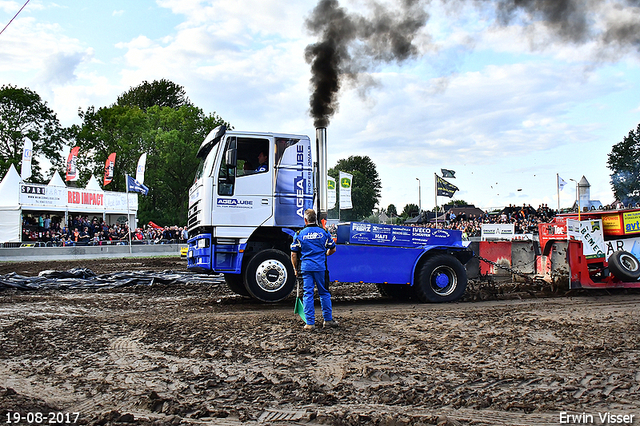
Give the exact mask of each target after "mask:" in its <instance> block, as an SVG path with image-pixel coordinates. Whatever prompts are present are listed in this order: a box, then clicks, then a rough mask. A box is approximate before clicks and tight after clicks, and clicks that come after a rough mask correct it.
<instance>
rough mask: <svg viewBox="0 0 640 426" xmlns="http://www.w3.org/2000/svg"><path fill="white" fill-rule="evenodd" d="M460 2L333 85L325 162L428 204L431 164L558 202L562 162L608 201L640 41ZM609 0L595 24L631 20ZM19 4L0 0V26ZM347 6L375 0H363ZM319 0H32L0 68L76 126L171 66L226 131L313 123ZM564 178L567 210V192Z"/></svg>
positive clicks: (483, 193)
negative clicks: (376, 176)
mask: <svg viewBox="0 0 640 426" xmlns="http://www.w3.org/2000/svg"><path fill="white" fill-rule="evenodd" d="M388 3H389V4H393V2H392V1H391V0H389V1H388ZM454 3H455V4H457V5H459V7H457V8H456V9H455V10H453V9H452V8H447V7H446V6H443V5H442V4H441V3H440V2H438V1H436V0H434V1H432V2H431V5H430V6H429V9H428V12H429V14H430V19H429V21H428V23H427V25H426V26H425V28H423V29H422V31H421V32H420V33H419V34H418V37H417V38H416V40H414V43H415V44H416V46H417V47H418V50H419V52H420V55H419V56H418V57H417V58H416V59H413V60H410V61H407V62H405V63H403V64H401V65H397V64H395V65H380V66H376V67H373V68H372V69H371V70H370V73H371V77H372V78H373V79H374V80H375V81H376V85H375V86H373V87H371V88H369V90H368V91H367V92H366V96H363V95H362V91H361V90H358V88H357V87H353V86H350V85H348V84H345V85H344V86H343V88H342V90H341V92H340V98H339V99H340V108H339V111H338V113H337V114H336V115H335V116H334V117H333V118H332V119H331V124H330V125H329V127H328V135H329V165H330V166H333V165H334V164H335V163H336V162H337V160H339V159H341V158H346V157H348V156H350V155H368V156H370V157H371V158H372V160H373V161H374V162H375V163H376V165H377V167H378V172H379V173H380V177H381V180H382V185H383V189H382V198H381V203H380V206H381V207H387V206H388V205H389V204H390V203H393V204H395V205H396V206H397V207H398V209H402V208H403V207H404V205H405V204H407V203H415V204H418V185H419V183H418V181H417V179H420V188H421V191H422V197H421V199H422V207H423V208H425V209H430V208H433V206H434V204H435V196H434V173H436V172H439V171H440V169H441V168H447V169H452V170H455V171H456V179H455V180H453V181H452V182H453V183H454V184H455V185H456V186H458V187H459V188H460V191H459V192H458V193H456V195H455V199H464V200H466V201H468V202H470V203H473V204H475V205H477V206H479V207H482V208H491V207H501V206H505V205H508V204H518V205H521V204H523V203H527V204H531V205H533V206H534V207H537V206H538V205H539V204H540V203H546V204H548V205H549V206H551V207H556V206H557V203H558V201H557V192H556V173H559V174H560V176H561V177H562V178H564V179H565V180H566V181H567V182H569V179H576V180H579V179H580V178H581V177H582V176H583V175H584V176H585V177H586V178H587V180H588V181H589V182H590V184H591V198H592V199H599V200H600V201H602V202H603V203H610V202H612V201H613V196H612V193H611V189H610V183H609V181H610V178H609V174H610V171H609V170H608V169H607V167H606V160H607V154H608V153H609V152H610V151H611V147H612V145H614V144H616V143H618V142H620V141H621V140H622V138H623V137H624V136H626V135H627V134H628V133H629V131H630V130H632V129H635V128H636V127H637V125H638V123H640V97H639V96H638V94H640V72H639V71H640V69H639V68H640V67H639V65H640V62H639V58H640V52H639V50H638V48H637V47H633V46H624V45H611V46H609V47H608V48H606V49H603V48H602V46H600V45H598V43H596V42H586V43H582V44H578V43H567V42H561V41H558V40H557V39H556V38H555V37H553V36H552V35H551V33H550V32H549V31H548V29H547V28H546V27H545V26H544V25H541V24H540V23H536V24H535V25H534V26H530V27H527V28H523V27H522V26H520V25H519V24H518V23H514V24H511V25H505V26H498V25H495V23H494V22H493V21H491V19H489V18H490V17H488V15H487V14H482V13H479V12H478V10H476V9H475V8H474V7H473V6H472V3H471V2H454ZM616 3H624V0H611V1H602V2H601V3H598V4H600V6H599V7H598V8H597V9H596V10H595V11H594V14H593V15H591V16H590V17H589V18H590V20H591V22H593V23H594V28H599V26H601V25H604V24H606V22H607V21H610V20H616V19H617V20H618V21H620V20H621V19H622V20H624V19H631V20H636V21H637V19H638V16H640V11H639V10H637V8H635V9H634V8H627V9H623V10H620V9H616V8H615V7H614V6H615V5H616ZM23 4H24V1H22V0H19V1H6V0H0V24H1V26H3V27H4V25H5V24H6V23H7V22H9V20H10V19H11V18H12V17H13V15H14V14H15V13H16V12H17V11H18V10H19V9H20V7H21V6H22V5H23ZM341 4H342V6H344V7H345V8H346V9H347V10H348V11H349V12H353V13H356V12H357V13H362V14H366V13H367V11H369V10H370V7H369V4H368V2H367V1H365V0H352V1H346V0H345V1H341ZM452 4H453V3H452ZM315 5H316V1H307V0H301V1H297V2H282V1H275V0H237V1H235V2H228V1H217V0H206V1H205V0H157V1H152V0H136V1H135V2H134V1H124V0H120V1H109V2H97V1H92V2H87V1H59V2H50V1H46V0H31V1H30V2H29V4H28V5H27V6H26V7H25V9H24V10H23V11H22V13H21V14H20V15H19V16H18V17H17V18H16V20H15V21H14V22H13V23H12V24H11V25H10V26H9V27H8V28H7V30H6V31H5V32H4V33H3V34H2V35H0V81H1V82H2V84H12V85H16V86H19V87H29V88H31V89H32V90H35V91H36V92H37V93H39V94H40V96H41V97H42V98H43V99H44V100H45V101H46V102H47V103H48V104H49V106H50V107H51V108H52V109H53V110H54V111H55V112H56V113H57V115H58V117H59V119H60V120H61V122H62V123H63V124H64V125H70V124H73V123H79V119H78V117H77V111H78V108H82V109H86V108H87V107H89V106H95V107H101V106H107V105H109V104H111V103H113V102H114V101H115V100H116V98H117V96H118V95H120V94H121V93H123V92H124V91H126V90H128V89H129V88H130V87H132V86H136V85H138V84H139V83H140V82H142V81H143V80H147V81H152V80H155V79H161V78H166V79H168V80H171V81H173V82H175V83H177V84H180V85H183V86H184V87H185V89H186V91H187V94H188V96H189V97H190V99H191V100H192V101H193V102H194V103H195V104H196V105H197V106H199V107H201V108H202V109H203V110H204V111H205V112H207V113H211V112H216V113H217V114H219V115H220V116H222V117H223V118H224V119H225V120H227V121H229V122H231V124H233V125H234V126H235V128H236V129H239V130H260V131H274V132H287V133H303V134H307V135H310V136H312V135H313V132H314V129H313V120H312V119H311V118H310V117H309V114H308V102H309V94H310V86H309V78H310V70H309V65H308V64H307V63H306V62H305V60H304V48H305V47H306V46H307V45H308V44H310V43H313V42H315V41H316V39H315V38H314V37H312V36H310V35H309V33H308V32H307V31H306V30H305V28H304V20H305V18H306V17H308V16H309V14H310V13H311V11H312V10H313V8H314V6H315ZM620 13H623V14H624V15H620ZM569 183H570V185H568V186H567V187H565V189H564V190H563V191H562V192H561V198H560V204H561V206H562V207H568V206H569V205H571V204H572V203H573V201H574V199H575V187H574V186H573V182H569ZM447 201H448V199H446V198H442V197H439V198H438V203H439V204H443V203H445V202H447Z"/></svg>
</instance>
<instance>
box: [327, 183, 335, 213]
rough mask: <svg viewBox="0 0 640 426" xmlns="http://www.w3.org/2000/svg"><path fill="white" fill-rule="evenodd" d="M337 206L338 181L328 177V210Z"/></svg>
mask: <svg viewBox="0 0 640 426" xmlns="http://www.w3.org/2000/svg"><path fill="white" fill-rule="evenodd" d="M335 206H336V180H335V179H334V178H332V177H331V176H327V210H331V209H332V208H334V207H335Z"/></svg>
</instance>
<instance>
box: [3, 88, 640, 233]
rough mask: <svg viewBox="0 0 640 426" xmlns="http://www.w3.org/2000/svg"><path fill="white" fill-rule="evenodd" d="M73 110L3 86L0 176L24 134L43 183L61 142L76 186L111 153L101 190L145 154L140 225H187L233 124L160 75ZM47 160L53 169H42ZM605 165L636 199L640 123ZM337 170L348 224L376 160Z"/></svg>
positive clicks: (359, 214) (119, 184) (374, 183)
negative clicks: (68, 116)
mask: <svg viewBox="0 0 640 426" xmlns="http://www.w3.org/2000/svg"><path fill="white" fill-rule="evenodd" d="M78 115H79V117H80V119H81V124H79V125H76V124H74V125H72V126H70V127H63V126H62V125H61V124H60V122H59V120H58V118H57V116H56V114H55V112H54V111H53V110H51V109H50V108H49V107H48V106H47V103H46V102H45V101H43V100H42V98H41V97H40V96H39V95H38V94H37V93H36V92H34V91H32V90H30V89H28V88H18V87H15V86H12V85H3V86H2V87H0V176H4V175H5V174H6V172H7V171H8V169H9V167H10V166H11V165H12V164H13V165H14V166H15V167H16V168H17V169H20V162H21V158H22V150H23V146H24V142H25V141H26V140H27V139H29V140H31V141H32V143H33V151H34V154H35V155H34V157H33V160H32V176H31V178H30V180H31V181H33V182H37V183H46V182H47V181H48V179H50V177H51V176H52V175H53V173H54V171H58V172H59V173H60V174H61V175H62V176H64V175H65V171H66V158H63V156H62V150H63V147H64V146H67V147H73V146H78V147H80V155H79V157H78V170H79V180H78V181H77V185H78V186H84V185H86V183H87V182H88V180H89V179H90V177H91V175H95V176H102V175H103V173H104V163H105V161H106V159H107V157H108V156H109V155H110V154H111V153H113V152H115V153H117V155H116V163H115V166H114V179H113V181H112V182H111V183H110V184H109V186H108V187H107V188H105V189H106V190H110V191H124V190H125V177H124V174H125V173H128V174H135V167H136V164H137V161H138V158H139V157H140V155H141V154H142V153H147V165H148V167H147V170H146V174H145V184H146V186H148V187H149V188H150V192H149V195H148V196H146V197H140V202H139V210H138V217H139V218H140V220H141V221H142V222H143V223H146V222H148V221H150V220H151V221H154V222H156V223H162V224H168V225H173V224H186V219H187V209H188V200H189V187H190V186H191V184H192V182H193V174H194V172H195V170H196V168H197V165H198V161H199V160H198V159H197V158H196V152H197V150H198V148H199V146H200V143H201V142H202V140H203V139H204V138H205V137H206V135H207V134H208V133H209V132H210V131H211V130H212V129H214V128H215V127H217V126H219V125H225V126H227V128H230V129H232V128H233V127H232V126H231V125H230V124H229V123H228V122H226V121H225V120H223V119H222V118H221V117H220V116H218V115H217V114H216V113H215V112H213V113H208V114H207V113H205V112H204V111H203V110H202V109H201V108H199V107H197V106H195V105H194V104H193V103H192V102H191V101H190V99H189V98H188V97H187V94H186V92H185V89H184V88H183V87H182V86H180V85H177V84H175V83H173V82H171V81H168V80H164V79H162V80H159V81H153V82H151V83H150V82H147V81H143V82H142V83H141V84H140V85H138V86H135V87H132V88H130V89H129V90H128V91H126V92H124V93H123V94H121V95H120V96H118V98H117V99H116V101H115V102H114V103H113V104H112V105H109V106H105V107H100V108H96V107H94V106H90V107H88V108H86V109H84V110H83V109H81V108H80V109H79V110H78ZM42 160H46V161H45V164H42ZM46 163H50V164H51V167H50V168H49V169H48V170H43V167H44V166H46V165H47V164H46ZM607 165H608V167H609V168H610V169H611V171H612V174H611V186H612V189H613V192H614V195H615V196H616V198H617V199H618V200H620V201H622V202H623V203H625V204H629V203H637V202H640V124H639V125H638V128H637V129H636V130H631V131H630V132H629V135H628V136H627V137H625V138H624V139H623V140H622V141H621V142H620V143H618V144H616V145H614V146H613V148H612V150H611V153H610V154H609V156H608V161H607ZM340 171H343V172H347V173H350V174H352V175H353V180H352V183H353V185H352V200H353V208H352V209H349V210H342V211H340V212H338V209H339V202H338V203H337V204H336V207H335V208H334V209H332V210H331V211H330V212H329V217H330V218H337V217H338V216H340V218H341V219H342V220H345V221H349V220H363V219H365V218H367V217H369V216H371V215H372V213H373V211H374V209H376V206H377V205H378V204H379V200H380V193H381V189H382V183H381V180H380V177H379V175H378V172H377V170H376V165H375V163H374V162H373V161H372V160H371V158H369V157H368V156H351V157H349V158H347V159H341V160H339V161H338V162H337V164H336V165H335V166H334V167H333V168H331V169H330V170H329V175H331V176H334V177H338V174H339V172H340ZM45 174H46V176H45ZM380 210H381V211H385V212H386V213H387V214H388V215H390V216H400V217H404V218H406V217H411V216H415V215H416V214H417V211H418V206H417V205H415V204H412V203H410V204H407V205H406V206H405V207H404V209H403V210H402V212H401V213H400V214H398V211H397V209H396V206H395V205H393V204H391V205H389V206H388V207H387V208H382V209H380Z"/></svg>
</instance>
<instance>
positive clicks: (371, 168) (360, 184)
mask: <svg viewBox="0 0 640 426" xmlns="http://www.w3.org/2000/svg"><path fill="white" fill-rule="evenodd" d="M340 172H346V173H350V174H352V175H353V180H352V186H351V202H352V204H353V208H352V209H349V210H342V212H340V218H341V219H343V220H361V219H363V218H365V217H368V216H370V215H371V214H372V213H373V209H374V208H375V206H376V205H377V204H378V202H379V200H380V190H381V189H382V184H381V182H380V177H379V175H378V171H377V170H376V165H375V164H374V162H373V161H371V158H369V157H368V156H364V157H361V156H351V157H349V158H347V159H342V160H339V161H338V163H337V164H336V165H335V166H334V167H333V168H331V169H330V170H329V175H330V176H335V177H336V179H338V178H339V174H340ZM338 198H339V197H338ZM339 204H340V200H337V203H336V207H335V208H334V209H332V210H331V212H330V214H329V216H330V217H338V211H337V209H338V208H339Z"/></svg>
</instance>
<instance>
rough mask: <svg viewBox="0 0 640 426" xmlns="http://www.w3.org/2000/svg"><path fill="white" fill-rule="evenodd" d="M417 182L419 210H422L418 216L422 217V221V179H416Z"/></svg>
mask: <svg viewBox="0 0 640 426" xmlns="http://www.w3.org/2000/svg"><path fill="white" fill-rule="evenodd" d="M416 180H417V181H418V209H419V210H420V212H418V214H419V215H420V220H422V189H421V188H420V179H418V178H416Z"/></svg>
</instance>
